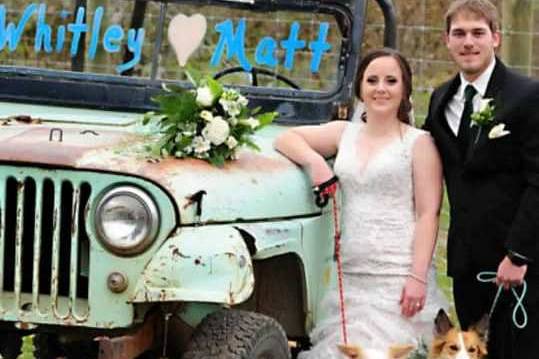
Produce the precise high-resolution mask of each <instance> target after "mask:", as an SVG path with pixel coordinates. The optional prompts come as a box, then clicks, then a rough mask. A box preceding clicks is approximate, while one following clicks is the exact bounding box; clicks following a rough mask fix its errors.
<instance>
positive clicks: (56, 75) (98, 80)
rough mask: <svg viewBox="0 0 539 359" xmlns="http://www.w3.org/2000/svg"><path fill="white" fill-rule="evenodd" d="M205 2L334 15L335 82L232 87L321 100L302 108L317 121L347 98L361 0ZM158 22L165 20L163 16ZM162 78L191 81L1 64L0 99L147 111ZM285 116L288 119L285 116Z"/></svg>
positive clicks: (279, 97)
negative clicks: (337, 34) (337, 44)
mask: <svg viewBox="0 0 539 359" xmlns="http://www.w3.org/2000/svg"><path fill="white" fill-rule="evenodd" d="M126 1H136V0H126ZM152 1H154V2H156V3H161V6H162V7H165V9H164V11H166V6H167V3H190V4H197V3H198V4H200V3H201V2H200V1H195V0H170V1H166V0H152ZM204 4H205V5H207V4H215V5H220V6H226V7H234V8H240V9H248V10H252V11H260V12H272V11H282V10H289V11H301V12H323V13H327V14H331V15H334V16H335V17H336V19H337V20H338V23H339V26H340V29H341V31H342V43H341V53H340V59H339V69H338V73H337V84H336V86H335V87H334V88H333V89H332V90H331V91H328V92H321V91H312V90H294V89H288V88H262V87H254V86H237V88H238V89H239V90H240V91H242V93H244V94H245V95H246V96H247V97H249V98H251V99H253V100H254V103H255V104H256V105H262V107H264V108H268V107H270V106H271V105H275V104H276V103H279V101H281V102H282V101H286V102H298V103H299V102H303V104H302V105H300V106H299V107H298V106H296V105H294V106H295V107H297V109H302V108H303V109H304V108H306V106H307V107H308V105H309V104H312V105H313V106H318V107H320V106H321V107H324V106H326V107H327V108H326V109H325V110H324V109H321V108H319V109H318V110H310V111H307V115H308V114H309V113H310V115H311V116H313V117H314V118H312V122H322V121H320V119H321V116H329V115H334V112H335V109H334V108H333V107H334V105H335V104H337V103H342V102H349V101H350V97H351V95H352V89H353V87H354V84H353V83H352V82H353V78H354V75H355V70H356V67H357V62H358V59H359V53H360V45H361V44H360V41H352V40H353V39H361V38H362V35H363V25H364V24H363V23H364V16H365V12H366V1H364V0H350V1H340V2H325V1H324V2H321V1H294V0H292V1H291V0H264V1H259V0H256V1H254V2H253V3H251V2H250V1H230V0H209V1H204ZM163 21H164V20H163ZM160 26H164V22H163V23H162V24H160ZM161 33H162V32H161ZM159 37H161V36H159ZM156 41H162V39H156ZM157 46H158V44H156V48H157ZM152 61H154V59H152ZM164 82H165V83H175V84H179V85H181V86H182V87H190V86H192V85H191V84H189V83H187V82H185V81H169V80H161V79H151V78H150V79H147V78H135V77H133V78H131V77H127V76H113V75H105V74H95V73H82V72H74V71H59V70H47V69H38V68H28V67H17V66H0V101H21V102H30V103H38V104H51V105H67V106H82V107H87V108H100V109H111V110H125V111H136V112H139V111H148V110H152V109H155V103H153V102H152V100H151V98H152V96H154V95H156V94H157V93H158V92H160V91H161V88H162V84H163V83H164ZM293 112H294V114H293V115H290V116H288V117H289V120H290V121H292V122H295V121H296V120H295V117H297V115H298V111H293ZM302 112H303V111H302ZM302 115H304V113H302ZM285 117H286V116H285ZM307 121H310V120H307ZM284 122H287V121H286V120H284ZM310 122H311V121H310Z"/></svg>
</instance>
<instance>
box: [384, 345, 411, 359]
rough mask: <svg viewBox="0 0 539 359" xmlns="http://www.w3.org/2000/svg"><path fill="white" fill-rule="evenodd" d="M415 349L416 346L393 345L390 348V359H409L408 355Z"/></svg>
mask: <svg viewBox="0 0 539 359" xmlns="http://www.w3.org/2000/svg"><path fill="white" fill-rule="evenodd" d="M414 349H415V345H412V344H405V345H393V346H391V347H390V348H389V358H390V359H405V358H408V354H410V353H411V352H412V350H414Z"/></svg>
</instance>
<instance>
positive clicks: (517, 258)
mask: <svg viewBox="0 0 539 359" xmlns="http://www.w3.org/2000/svg"><path fill="white" fill-rule="evenodd" d="M507 258H509V260H510V261H511V263H513V264H514V265H516V266H517V267H522V266H523V265H526V264H529V263H530V260H529V259H528V258H526V257H524V256H523V255H521V254H518V253H516V252H513V251H508V252H507Z"/></svg>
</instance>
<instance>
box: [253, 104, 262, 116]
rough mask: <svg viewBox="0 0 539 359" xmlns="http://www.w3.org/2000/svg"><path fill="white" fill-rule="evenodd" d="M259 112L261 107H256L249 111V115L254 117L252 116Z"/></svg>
mask: <svg viewBox="0 0 539 359" xmlns="http://www.w3.org/2000/svg"><path fill="white" fill-rule="evenodd" d="M260 111H262V106H257V107H255V108H254V109H253V110H252V111H251V115H253V116H254V115H256V114H258V113H259V112H260Z"/></svg>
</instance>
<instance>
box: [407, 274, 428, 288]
mask: <svg viewBox="0 0 539 359" xmlns="http://www.w3.org/2000/svg"><path fill="white" fill-rule="evenodd" d="M408 276H409V277H411V278H413V279H415V280H417V281H418V282H419V283H422V284H424V285H427V281H426V280H425V279H424V278H423V277H421V276H419V275H417V274H415V273H413V272H408Z"/></svg>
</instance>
